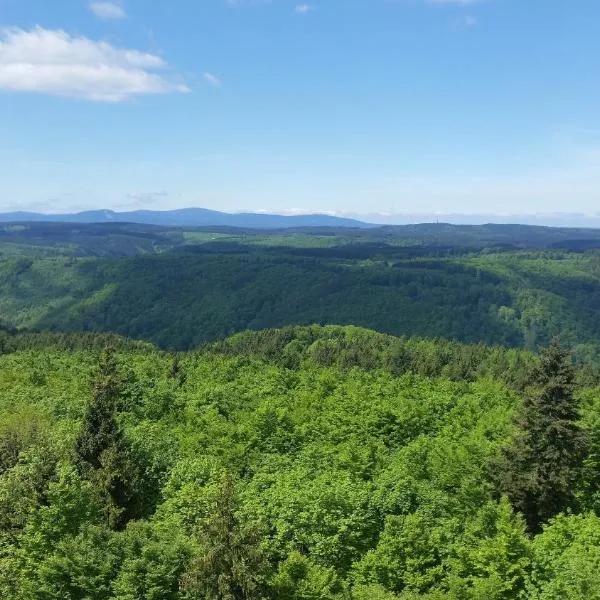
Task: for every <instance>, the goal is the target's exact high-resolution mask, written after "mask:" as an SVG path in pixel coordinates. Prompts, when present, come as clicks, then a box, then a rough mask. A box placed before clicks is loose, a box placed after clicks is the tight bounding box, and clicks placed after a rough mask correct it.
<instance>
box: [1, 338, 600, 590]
mask: <svg viewBox="0 0 600 600" xmlns="http://www.w3.org/2000/svg"><path fill="white" fill-rule="evenodd" d="M0 341H1V344H0V348H1V350H2V354H1V355H0V592H1V593H2V595H3V597H4V598H6V599H7V600H13V599H14V600H34V599H35V600H42V599H43V600H65V599H81V600H84V599H89V600H104V599H106V600H108V599H111V600H117V599H118V600H134V599H136V600H138V599H144V600H169V599H173V600H175V599H209V600H210V599H215V600H216V599H223V600H225V599H257V600H258V599H261V598H265V599H281V600H284V599H285V600H293V599H302V600H314V599H323V600H326V599H332V600H335V599H338V600H392V599H394V598H401V599H405V600H408V599H411V600H415V599H417V598H424V599H430V600H432V599H438V598H440V599H441V598H455V599H469V598H471V599H484V598H485V599H486V600H493V599H512V598H529V599H539V600H542V599H544V600H550V599H559V598H571V599H582V600H583V599H593V598H600V579H599V573H600V571H599V570H598V564H599V563H600V519H599V518H598V516H597V515H598V511H600V504H599V503H600V496H599V494H598V489H599V488H598V455H599V452H600V403H599V398H600V394H599V393H598V391H599V390H598V388H597V387H596V386H597V381H598V378H597V377H596V375H595V374H594V372H592V371H589V370H586V369H582V368H579V367H573V366H572V363H571V359H570V357H569V354H568V352H567V351H565V350H564V349H563V348H561V346H560V345H559V344H558V343H557V342H552V343H551V344H550V345H549V347H548V348H546V349H543V350H542V351H541V353H540V354H539V355H536V354H532V353H529V352H526V351H522V350H514V349H513V350H509V349H502V348H499V347H496V348H491V347H490V348H486V347H484V346H478V345H476V346H468V345H460V344H458V343H455V342H444V341H441V340H440V341H437V342H436V341H429V340H424V339H401V338H395V337H393V336H387V335H382V334H377V333H374V332H370V331H367V330H363V329H359V328H355V327H324V328H323V327H316V326H313V327H309V328H303V327H295V328H288V329H283V330H270V331H264V332H257V333H243V334H239V335H237V336H234V337H232V338H229V339H226V340H223V341H220V342H217V343H215V344H211V345H208V346H206V347H204V348H203V349H201V350H197V351H193V352H188V353H177V354H170V353H167V352H164V351H161V350H159V349H157V348H155V347H153V346H152V345H150V344H148V343H142V342H134V341H128V340H126V339H124V338H119V337H117V336H103V335H98V334H92V333H88V334H32V333H9V332H4V333H3V334H2V336H1V338H0Z"/></svg>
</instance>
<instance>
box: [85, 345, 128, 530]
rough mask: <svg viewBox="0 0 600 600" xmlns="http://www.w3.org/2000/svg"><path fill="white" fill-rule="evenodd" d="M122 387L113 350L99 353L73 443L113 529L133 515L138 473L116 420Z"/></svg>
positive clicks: (119, 526) (122, 524)
mask: <svg viewBox="0 0 600 600" xmlns="http://www.w3.org/2000/svg"><path fill="white" fill-rule="evenodd" d="M122 389H123V379H122V377H121V374H120V372H119V369H118V366H117V362H116V359H115V356H114V353H113V351H112V350H110V349H105V350H103V351H102V353H101V355H100V360H99V363H98V369H97V371H96V374H95V377H94V381H93V396H92V400H91V402H90V403H89V405H88V406H87V409H86V412H85V416H84V418H83V424H82V427H81V430H80V432H79V436H78V438H77V441H76V443H75V453H76V462H77V467H78V469H79V471H80V473H81V474H82V475H83V476H84V477H87V478H88V479H90V480H91V481H92V482H93V483H94V484H95V485H96V487H97V488H98V489H99V490H100V492H101V494H102V495H103V496H104V500H105V506H106V516H107V520H108V523H109V526H110V527H111V528H113V529H120V528H122V527H123V526H124V525H125V524H126V523H127V521H128V520H129V519H130V518H132V517H133V516H134V515H135V512H136V506H137V504H138V503H137V498H136V493H135V490H136V488H137V480H138V478H139V474H138V472H137V469H136V466H135V464H134V463H133V462H132V460H131V458H130V456H129V449H128V447H127V444H126V442H125V440H124V439H123V434H122V432H121V429H120V427H119V423H118V420H117V415H116V413H117V407H118V403H119V400H120V396H121V393H122Z"/></svg>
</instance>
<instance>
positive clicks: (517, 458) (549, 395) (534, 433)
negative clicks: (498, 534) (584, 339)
mask: <svg viewBox="0 0 600 600" xmlns="http://www.w3.org/2000/svg"><path fill="white" fill-rule="evenodd" d="M533 381H534V384H535V386H536V387H535V389H534V390H533V392H532V393H531V394H528V395H527V396H526V398H525V402H524V404H523V410H522V414H521V415H520V419H519V428H520V430H519V433H518V434H517V438H516V440H515V443H514V444H513V445H512V446H510V447H508V448H507V450H506V451H505V453H504V457H503V460H502V462H501V463H500V464H499V465H498V471H499V472H498V473H497V478H498V481H499V487H500V489H501V490H502V491H503V492H504V493H506V494H507V495H508V497H509V498H510V499H511V502H512V503H513V506H515V508H516V509H517V510H519V511H521V512H522V513H523V514H524V516H525V519H526V521H527V526H528V528H529V531H530V532H532V533H537V532H538V531H539V530H540V528H541V525H542V524H543V523H546V522H547V521H548V520H549V519H550V518H551V517H553V516H555V515H556V514H558V513H560V512H561V511H563V510H565V509H566V508H567V507H569V506H570V505H571V504H572V503H573V500H574V498H575V490H576V486H577V485H578V484H579V483H580V482H581V480H582V477H583V470H584V461H585V459H586V457H587V453H588V450H589V439H588V436H587V433H586V431H585V430H583V429H582V428H581V425H580V414H579V408H578V403H577V401H576V400H575V398H574V396H573V392H574V382H575V372H574V369H573V367H572V365H571V362H570V356H569V354H568V352H566V351H565V350H563V349H562V348H561V347H560V345H559V343H558V341H554V342H553V343H552V344H551V345H550V347H549V348H548V349H546V350H545V351H544V352H543V353H542V355H541V357H540V363H539V366H538V368H537V369H536V371H535V373H534V377H533Z"/></svg>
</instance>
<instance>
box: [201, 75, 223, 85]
mask: <svg viewBox="0 0 600 600" xmlns="http://www.w3.org/2000/svg"><path fill="white" fill-rule="evenodd" d="M202 77H204V80H205V81H206V82H207V83H209V84H210V85H212V86H213V87H223V82H222V81H221V79H219V77H217V76H216V75H213V74H212V73H203V74H202Z"/></svg>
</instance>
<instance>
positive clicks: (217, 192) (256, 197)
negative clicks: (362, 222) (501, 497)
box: [0, 0, 600, 220]
mask: <svg viewBox="0 0 600 600" xmlns="http://www.w3.org/2000/svg"><path fill="white" fill-rule="evenodd" d="M599 22H600V2H598V0H314V1H313V0H310V2H307V3H304V2H303V1H302V0H299V1H298V0H270V1H269V0H169V1H168V2H165V1H163V0H115V1H100V0H98V1H90V0H52V1H50V0H0V210H1V211H3V212H4V211H12V210H35V211H39V212H64V211H77V210H86V209H90V208H112V209H114V210H132V209H139V208H147V209H155V210H163V209H169V208H178V207H185V206H200V207H205V208H212V209H218V210H224V211H229V212H235V211H246V210H251V211H269V212H278V213H296V212H298V213H299V212H330V213H339V214H351V215H374V214H377V215H380V216H381V217H382V218H386V219H391V220H393V219H394V218H395V217H394V216H391V215H405V216H406V215H411V214H430V215H434V214H439V215H442V216H443V215H447V214H465V215H473V214H475V215H476V214H482V215H483V214H485V215H490V214H493V215H500V216H501V217H502V216H504V217H507V216H510V215H525V214H527V215H533V214H553V213H559V214H564V215H567V216H568V215H573V214H582V215H590V216H591V215H595V216H600V109H599V107H600V36H599V35H598V23H599Z"/></svg>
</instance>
